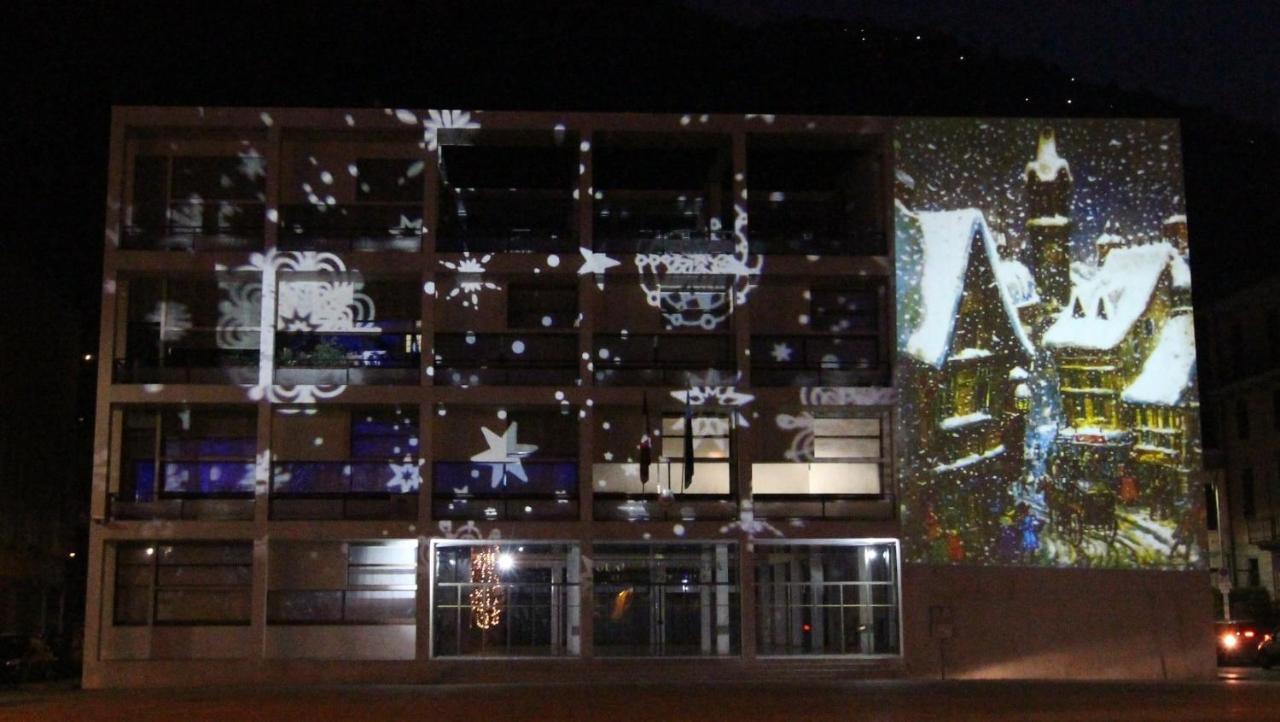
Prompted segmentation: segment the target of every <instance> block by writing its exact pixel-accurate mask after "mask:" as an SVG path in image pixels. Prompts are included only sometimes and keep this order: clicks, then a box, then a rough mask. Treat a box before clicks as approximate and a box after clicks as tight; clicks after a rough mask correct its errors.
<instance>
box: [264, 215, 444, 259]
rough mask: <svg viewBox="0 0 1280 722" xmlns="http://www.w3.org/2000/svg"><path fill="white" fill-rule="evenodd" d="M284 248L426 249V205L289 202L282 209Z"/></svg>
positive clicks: (413, 251)
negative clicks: (424, 245) (423, 224)
mask: <svg viewBox="0 0 1280 722" xmlns="http://www.w3.org/2000/svg"><path fill="white" fill-rule="evenodd" d="M280 211H281V213H280V247H281V248H283V249H286V250H290V251H339V252H341V251H403V252H410V253H416V252H418V251H420V250H421V249H422V204H421V203H417V204H405V203H355V204H346V205H333V206H329V205H314V204H302V205H288V206H283V207H281V209H280Z"/></svg>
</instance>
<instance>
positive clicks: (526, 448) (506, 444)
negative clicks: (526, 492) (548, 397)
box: [471, 422, 538, 489]
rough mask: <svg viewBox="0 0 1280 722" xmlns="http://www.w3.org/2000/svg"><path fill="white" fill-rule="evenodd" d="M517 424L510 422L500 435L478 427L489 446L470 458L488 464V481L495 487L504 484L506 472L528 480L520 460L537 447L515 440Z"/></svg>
mask: <svg viewBox="0 0 1280 722" xmlns="http://www.w3.org/2000/svg"><path fill="white" fill-rule="evenodd" d="M519 426H520V425H519V424H517V423H515V422H512V423H511V425H510V426H508V427H507V430H506V431H504V432H503V433H502V434H501V435H499V434H495V433H494V432H492V431H490V430H489V427H487V426H481V427H480V432H481V433H483V434H484V440H485V443H486V444H488V445H489V448H487V449H485V450H484V451H482V452H480V453H478V454H476V455H475V456H472V457H471V460H472V461H478V462H481V463H485V464H488V465H489V466H490V469H491V470H492V476H491V478H490V483H491V484H492V486H493V488H495V489H496V488H498V487H499V486H503V485H505V484H506V480H507V474H510V475H512V476H514V477H516V478H517V479H519V480H520V481H523V482H528V481H529V475H528V474H527V473H525V470H524V465H523V464H521V463H520V461H521V459H523V458H524V457H526V456H528V455H530V454H532V453H533V452H535V451H537V450H538V447H537V446H535V445H533V444H521V443H519V442H518V441H516V433H517V429H518V428H519Z"/></svg>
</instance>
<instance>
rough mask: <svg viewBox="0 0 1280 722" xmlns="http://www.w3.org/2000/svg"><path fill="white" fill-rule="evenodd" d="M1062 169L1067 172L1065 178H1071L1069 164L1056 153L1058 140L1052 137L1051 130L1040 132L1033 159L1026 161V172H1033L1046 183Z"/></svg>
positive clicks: (1028, 173)
mask: <svg viewBox="0 0 1280 722" xmlns="http://www.w3.org/2000/svg"><path fill="white" fill-rule="evenodd" d="M1063 170H1065V171H1066V172H1067V178H1071V166H1070V165H1069V164H1068V163H1067V161H1066V160H1064V159H1063V158H1062V156H1060V155H1058V141H1057V140H1056V139H1055V138H1054V137H1053V132H1052V131H1049V132H1046V133H1041V134H1040V140H1039V142H1038V143H1037V144H1036V157H1035V160H1033V161H1031V162H1029V163H1027V171H1026V174H1027V175H1030V174H1032V173H1035V174H1036V178H1038V179H1040V180H1041V181H1044V182H1045V183H1048V182H1050V181H1052V180H1054V179H1055V178H1057V177H1058V172H1059V171H1063Z"/></svg>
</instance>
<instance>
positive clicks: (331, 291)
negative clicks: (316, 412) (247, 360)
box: [216, 249, 377, 404]
mask: <svg viewBox="0 0 1280 722" xmlns="http://www.w3.org/2000/svg"><path fill="white" fill-rule="evenodd" d="M217 270H218V271H219V272H225V271H227V269H226V268H223V267H218V269H217ZM282 273H283V274H305V275H302V276H299V277H298V279H297V281H296V282H295V280H293V279H285V280H284V282H283V283H282V282H281V278H280V277H281V275H282ZM243 275H248V276H249V278H252V279H253V280H249V278H243V279H242V278H241V276H243ZM219 285H220V286H221V287H222V290H223V291H224V292H225V293H226V294H227V296H226V298H224V299H223V300H222V301H221V302H220V303H219V304H218V313H219V317H218V326H217V331H216V343H217V344H218V347H219V348H224V349H241V350H243V349H252V348H255V346H254V344H255V343H256V344H257V345H256V347H257V348H258V357H259V363H258V383H257V384H255V385H253V386H251V387H249V389H248V395H249V398H250V399H252V400H254V401H261V400H263V399H265V400H267V401H270V402H271V403H279V404H313V403H315V402H316V401H319V400H321V399H330V398H334V397H335V396H338V395H340V394H341V393H343V392H344V391H345V390H346V386H345V385H340V384H299V385H289V386H285V385H280V384H276V383H274V380H273V378H272V374H273V371H274V362H275V353H274V349H275V333H276V330H277V327H278V328H279V329H280V330H283V331H304V330H305V331H330V332H333V331H350V330H355V329H362V330H376V329H377V326H375V325H374V324H373V317H374V314H375V309H374V305H373V300H372V299H370V298H369V297H368V296H366V295H364V294H362V293H358V292H357V290H356V286H357V282H356V280H355V279H354V278H353V277H352V276H351V275H349V274H348V273H347V268H346V265H345V264H344V263H343V262H342V259H341V258H339V257H338V256H336V255H334V254H332V253H317V252H313V251H289V252H280V251H276V250H274V249H272V250H270V251H267V252H266V253H254V254H253V255H251V256H250V257H249V263H248V264H246V265H244V266H240V267H238V268H236V269H235V270H234V272H233V273H232V274H228V275H227V276H226V277H225V278H224V279H223V280H221V281H220V282H219ZM277 286H279V287H280V288H281V290H280V292H279V294H277V290H276V289H277ZM278 297H279V299H280V303H277V298H278ZM255 314H256V317H255ZM259 331H260V337H259Z"/></svg>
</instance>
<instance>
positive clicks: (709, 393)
mask: <svg viewBox="0 0 1280 722" xmlns="http://www.w3.org/2000/svg"><path fill="white" fill-rule="evenodd" d="M671 397H672V398H674V399H676V400H677V401H679V402H681V403H686V402H687V403H688V404H689V405H690V406H708V405H713V406H730V407H734V412H733V413H734V419H735V420H736V421H737V422H738V424H739V425H740V426H750V425H751V424H750V422H748V421H747V417H746V416H745V415H744V414H743V413H742V410H741V409H742V407H744V406H746V405H747V404H750V403H751V402H752V401H753V400H755V398H756V397H755V396H753V395H752V394H745V393H742V392H741V391H738V390H737V389H735V388H734V387H732V386H694V387H692V388H689V389H686V390H684V391H672V392H671Z"/></svg>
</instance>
